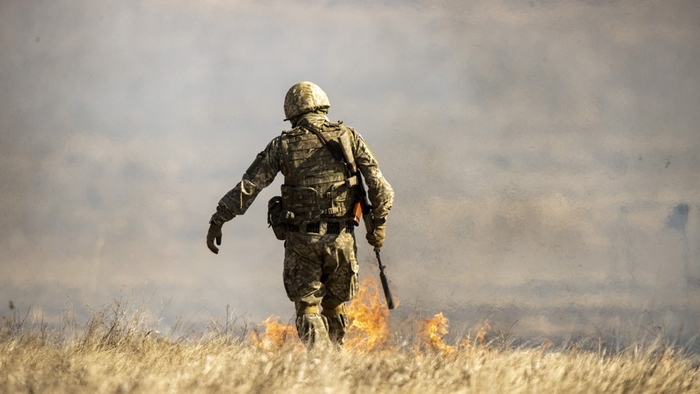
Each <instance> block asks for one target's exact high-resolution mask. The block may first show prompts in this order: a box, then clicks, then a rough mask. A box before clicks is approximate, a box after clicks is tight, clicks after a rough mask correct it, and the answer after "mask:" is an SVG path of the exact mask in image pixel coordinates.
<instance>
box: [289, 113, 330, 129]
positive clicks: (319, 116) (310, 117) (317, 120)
mask: <svg viewBox="0 0 700 394" xmlns="http://www.w3.org/2000/svg"><path fill="white" fill-rule="evenodd" d="M303 119H306V120H307V121H308V122H309V123H311V124H314V125H320V124H323V123H324V122H327V121H328V117H327V116H326V114H325V113H323V112H310V113H308V114H304V115H302V116H300V117H299V118H298V119H295V122H294V124H292V126H294V127H297V126H299V125H300V124H301V123H302V121H303Z"/></svg>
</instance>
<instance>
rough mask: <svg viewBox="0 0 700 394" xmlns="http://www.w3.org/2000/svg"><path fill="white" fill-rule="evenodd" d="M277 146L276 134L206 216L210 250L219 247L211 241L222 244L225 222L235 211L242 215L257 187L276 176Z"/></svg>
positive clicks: (236, 213) (258, 188) (256, 193)
mask: <svg viewBox="0 0 700 394" xmlns="http://www.w3.org/2000/svg"><path fill="white" fill-rule="evenodd" d="M279 148H280V146H279V140H278V139H277V138H276V139H274V140H272V142H270V143H269V144H268V145H267V147H266V148H265V150H264V151H262V152H260V153H258V155H257V156H256V157H255V160H254V161H253V163H252V164H251V165H250V166H249V167H248V169H247V170H246V172H245V174H243V179H241V181H240V182H238V184H237V185H236V186H235V187H234V188H233V189H231V190H230V191H229V192H228V193H226V194H225V195H224V196H223V197H222V198H221V200H219V204H218V205H217V207H216V213H214V215H212V217H211V219H210V220H209V231H208V232H207V247H208V248H209V250H211V251H212V252H213V253H217V254H218V253H219V248H217V247H216V246H215V245H214V241H216V245H221V235H222V233H221V227H222V226H223V225H224V223H226V222H228V221H229V220H231V219H233V218H234V217H236V216H238V215H243V214H244V213H245V212H246V211H247V210H248V207H250V205H251V204H252V203H253V201H255V198H256V197H257V196H258V194H259V193H260V191H262V189H264V188H266V187H267V186H269V185H270V183H272V181H274V180H275V176H276V175H277V173H278V172H279V171H280V160H279Z"/></svg>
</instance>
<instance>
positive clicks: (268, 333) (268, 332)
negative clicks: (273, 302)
mask: <svg viewBox="0 0 700 394" xmlns="http://www.w3.org/2000/svg"><path fill="white" fill-rule="evenodd" d="M259 326H265V334H263V335H262V336H261V335H260V334H259V333H258V332H257V331H253V332H252V333H251V334H250V340H251V341H252V342H253V343H254V344H255V345H257V346H258V347H260V348H262V349H266V350H279V349H280V348H282V346H283V345H284V344H288V343H295V342H298V337H297V330H296V328H295V327H294V326H292V325H290V324H284V323H280V322H279V316H270V317H268V318H267V319H265V320H264V321H263V322H262V323H260V324H259Z"/></svg>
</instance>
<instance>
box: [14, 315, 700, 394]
mask: <svg viewBox="0 0 700 394" xmlns="http://www.w3.org/2000/svg"><path fill="white" fill-rule="evenodd" d="M436 318H437V316H436ZM434 319H435V318H434ZM147 320H148V319H146V318H145V313H144V312H143V311H142V310H140V309H137V310H132V311H129V310H128V308H126V307H124V306H122V305H121V304H120V303H119V302H115V303H114V304H113V305H111V306H109V307H108V308H105V309H102V310H99V311H94V312H93V313H92V316H91V318H90V319H89V320H88V321H87V322H86V324H84V325H80V324H76V323H75V322H74V321H73V320H71V319H66V320H65V321H64V324H63V326H62V327H59V328H52V327H47V326H43V325H41V324H35V325H32V326H31V327H29V325H28V324H27V323H25V321H24V320H23V319H22V317H21V316H20V315H18V314H17V313H15V314H13V315H11V316H9V317H5V318H4V322H3V326H2V327H1V328H0V392H8V393H15V392H30V393H38V392H70V393H74V392H90V393H92V392H102V393H112V392H119V393H124V392H137V393H138V392H143V393H154V392H158V393H166V392H188V393H189V392H207V393H208V392H256V393H257V392H273V393H274V392H311V391H314V392H329V393H330V392H333V393H335V392H401V393H405V392H409V393H411V392H414V393H426V392H450V393H454V392H464V393H466V392H478V393H482V392H486V393H489V392H493V393H518V392H526V393H530V392H537V393H548V392H566V393H576V392H612V393H616V392H619V393H659V392H669V393H678V392H689V393H694V392H700V371H699V369H698V368H699V367H698V365H699V360H698V357H697V355H693V354H684V353H683V352H681V351H678V350H676V349H675V348H673V347H671V346H668V345H667V344H666V342H664V341H663V340H662V339H657V340H655V341H653V342H652V343H649V344H647V345H645V346H643V347H642V346H638V345H634V344H632V345H629V346H628V347H626V348H625V349H624V350H622V351H618V352H615V353H613V354H610V353H609V352H608V351H606V350H603V349H592V350H591V349H588V350H587V349H586V346H583V343H578V344H567V345H562V346H560V347H558V348H557V347H555V346H554V345H552V344H551V343H545V344H543V345H542V346H539V347H534V346H531V347H513V346H509V345H507V344H505V343H501V344H495V343H493V342H491V343H488V342H486V341H485V340H484V336H483V333H480V332H478V333H476V334H475V335H474V337H473V339H467V340H464V341H462V342H461V343H459V344H455V345H454V346H446V345H445V344H443V343H442V342H441V339H440V337H439V336H438V337H435V336H432V337H430V336H429V335H428V336H427V339H425V340H424V341H423V342H421V343H415V342H412V343H410V344H406V343H404V344H403V345H385V346H384V348H382V349H374V350H370V351H367V350H358V348H356V347H353V348H345V349H342V350H337V349H326V350H321V349H316V350H307V349H305V348H304V347H303V346H301V345H300V344H299V343H298V341H297V340H296V339H290V338H289V336H285V335H282V336H280V337H279V338H282V339H280V340H283V342H279V340H277V339H276V340H275V341H278V342H274V343H273V344H272V345H271V343H270V341H268V342H265V341H256V340H255V338H256V336H255V335H251V332H247V331H246V330H245V329H243V330H242V331H240V329H239V331H238V332H237V333H236V334H234V333H232V332H231V325H230V324H212V325H211V326H210V328H209V329H208V330H206V331H205V332H203V333H200V334H196V335H195V334H191V333H190V334H188V335H181V336H179V337H174V336H162V335H160V334H159V333H157V332H155V331H153V330H151V329H149V328H148V324H147V323H146V321H147ZM438 323H439V322H438ZM436 327H437V329H438V331H440V330H441V329H442V328H444V327H439V326H436ZM282 328H283V329H284V327H282ZM420 330H424V328H421V329H420ZM441 332H444V331H441ZM257 335H258V336H257V338H260V337H261V336H263V337H264V336H265V334H262V333H259V334H257ZM420 335H421V334H420V333H416V337H417V338H420ZM285 338H286V339H285ZM268 339H269V338H268ZM394 342H396V341H394Z"/></svg>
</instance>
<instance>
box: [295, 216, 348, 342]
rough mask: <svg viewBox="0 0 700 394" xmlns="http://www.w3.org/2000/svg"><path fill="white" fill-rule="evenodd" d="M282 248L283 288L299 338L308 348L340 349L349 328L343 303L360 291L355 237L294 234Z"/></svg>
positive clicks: (343, 232)
mask: <svg viewBox="0 0 700 394" xmlns="http://www.w3.org/2000/svg"><path fill="white" fill-rule="evenodd" d="M322 226H323V224H322ZM284 246H285V252H284V273H283V279H284V288H285V290H286V291H287V296H288V297H289V299H290V300H291V301H293V302H294V304H295V308H296V314H297V318H296V327H297V332H298V334H299V337H300V338H301V339H302V340H303V341H304V342H306V343H308V344H317V343H321V342H328V340H330V341H331V342H333V343H335V344H338V345H341V344H342V343H343V336H344V335H345V331H346V329H347V326H348V318H347V315H346V314H345V302H346V301H350V300H352V299H353V298H354V297H355V295H356V294H357V291H358V288H359V284H358V278H357V272H358V264H357V259H356V258H355V252H356V245H355V235H354V234H353V233H352V232H348V231H347V230H345V229H344V230H343V231H341V233H340V234H324V231H323V228H322V229H321V231H320V234H316V233H305V232H293V233H288V234H287V239H286V241H285V244H284ZM319 305H320V306H321V308H322V309H321V308H319Z"/></svg>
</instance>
